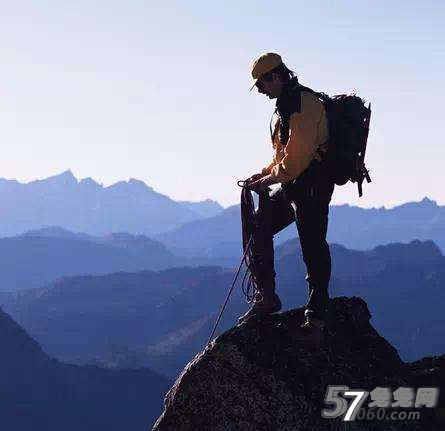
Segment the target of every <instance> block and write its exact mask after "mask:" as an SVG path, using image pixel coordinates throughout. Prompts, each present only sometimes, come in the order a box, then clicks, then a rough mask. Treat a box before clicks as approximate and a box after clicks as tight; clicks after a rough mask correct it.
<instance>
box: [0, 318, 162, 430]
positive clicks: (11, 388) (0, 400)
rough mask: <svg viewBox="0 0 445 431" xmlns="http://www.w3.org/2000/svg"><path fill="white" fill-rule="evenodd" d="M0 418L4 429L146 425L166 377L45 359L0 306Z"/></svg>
mask: <svg viewBox="0 0 445 431" xmlns="http://www.w3.org/2000/svg"><path fill="white" fill-rule="evenodd" d="M0 345H1V346H2V353H1V355H0V388H1V389H0V419H1V426H2V429H4V430H8V431H28V430H33V431H59V430H61V429H63V430H66V431H77V430H96V431H112V430H114V431H121V430H123V429H131V430H135V431H136V430H140V431H142V430H147V429H148V427H149V426H150V424H151V423H153V421H154V420H155V418H156V417H157V416H158V415H159V413H160V411H161V408H162V397H163V395H164V394H165V392H166V390H167V389H168V388H169V386H170V385H171V382H170V381H169V380H168V379H167V378H165V377H163V376H161V375H159V374H157V373H155V372H153V371H151V370H149V369H138V370H123V369H121V370H107V369H101V368H98V367H95V366H83V367H81V366H76V365H68V364H64V363H61V362H59V361H57V360H55V359H51V358H50V357H49V356H48V355H47V354H46V353H45V352H44V351H43V350H42V349H41V347H40V345H39V344H38V343H36V342H35V341H34V340H33V339H32V338H31V337H30V336H29V335H28V334H27V333H26V332H25V331H24V330H23V329H22V328H21V327H20V326H19V325H18V324H17V323H16V322H15V321H14V320H12V319H11V317H10V316H8V315H7V314H6V313H4V312H3V311H2V310H0Z"/></svg>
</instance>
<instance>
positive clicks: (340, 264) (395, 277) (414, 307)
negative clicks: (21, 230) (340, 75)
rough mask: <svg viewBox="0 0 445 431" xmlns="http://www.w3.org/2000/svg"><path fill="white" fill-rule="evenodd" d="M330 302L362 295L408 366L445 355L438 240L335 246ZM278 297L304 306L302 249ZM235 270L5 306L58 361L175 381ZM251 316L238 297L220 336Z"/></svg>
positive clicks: (201, 270) (33, 295) (291, 246)
mask: <svg viewBox="0 0 445 431" xmlns="http://www.w3.org/2000/svg"><path fill="white" fill-rule="evenodd" d="M331 252H332V261H333V273H332V279H331V285H330V293H331V296H332V297H336V296H339V295H346V296H353V295H359V296H361V297H362V298H364V299H365V300H366V301H367V303H368V304H369V307H370V309H371V313H372V314H373V324H374V325H375V326H376V327H377V328H378V330H380V331H382V332H384V333H385V334H386V336H387V337H388V339H389V340H390V341H391V342H392V343H393V344H394V345H395V346H396V347H397V349H398V350H399V351H400V353H401V355H402V357H403V358H404V359H407V360H413V359H417V358H418V357H420V356H425V355H433V354H439V353H441V352H444V351H445V343H444V339H443V327H444V325H445V320H444V315H443V311H442V310H443V309H444V307H445V293H444V291H443V288H442V287H443V285H444V284H445V257H444V256H443V254H442V253H441V251H440V249H439V248H438V247H437V246H436V245H435V244H434V243H433V242H432V241H418V240H416V241H413V242H411V243H409V244H402V243H398V244H390V245H385V246H378V247H376V248H374V249H372V250H369V251H360V250H350V249H347V248H345V247H344V246H341V245H337V244H332V245H331ZM276 270H277V286H278V287H277V292H278V293H279V295H280V297H281V299H282V301H283V304H284V307H285V309H286V308H292V307H296V306H301V305H302V304H304V303H305V302H306V295H307V287H306V283H305V281H304V276H305V273H306V270H305V266H304V263H303V259H302V255H301V249H300V248H299V243H298V241H297V240H291V241H288V242H286V243H284V244H282V245H280V246H279V247H277V251H276ZM233 275H234V270H233V269H225V268H221V267H216V266H208V267H197V268H191V267H177V268H170V269H166V270H162V271H158V272H153V271H143V272H136V273H118V274H108V275H104V276H82V277H70V278H65V279H62V280H59V281H58V282H56V283H53V284H50V285H48V286H47V287H45V288H40V289H31V290H26V291H22V292H20V293H19V294H14V295H13V294H4V295H2V296H1V297H0V299H1V301H2V303H3V307H4V309H5V310H6V311H8V312H9V313H10V314H11V315H12V316H14V318H15V319H16V320H17V321H18V322H19V323H20V324H21V325H22V326H23V327H24V328H26V330H27V331H29V333H30V334H31V335H32V336H33V337H34V338H35V339H36V340H37V341H38V342H39V343H41V344H42V345H43V347H44V349H45V350H46V351H47V352H48V353H49V354H51V355H52V356H55V357H58V358H59V359H62V360H64V361H74V362H76V363H89V362H94V363H96V364H102V365H107V366H118V367H119V366H122V365H125V366H129V365H130V364H133V365H132V366H142V365H143V366H149V367H150V368H152V369H154V370H156V371H158V372H161V373H163V374H166V375H171V376H174V375H175V374H176V373H177V372H179V370H181V369H182V367H183V366H184V364H185V363H186V362H187V361H188V360H189V359H190V358H191V357H193V355H194V354H195V353H196V352H197V351H199V349H200V348H202V346H203V344H204V343H205V342H206V340H207V337H208V336H209V333H210V330H211V327H212V325H213V322H214V320H215V318H216V315H217V313H218V311H219V309H220V306H221V304H222V302H223V301H224V298H225V295H226V292H227V289H228V287H229V286H230V284H231V282H232V278H233ZM245 309H246V303H245V299H244V296H243V294H242V293H241V289H240V288H239V286H238V288H237V289H235V291H234V293H233V295H232V298H231V300H230V302H229V306H228V308H227V310H226V312H225V314H224V316H223V319H222V321H221V325H220V330H221V331H222V330H224V329H228V328H230V327H231V326H233V323H234V322H235V321H236V319H237V317H238V316H239V315H240V314H242V313H243V312H244V311H245Z"/></svg>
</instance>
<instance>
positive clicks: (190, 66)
mask: <svg viewBox="0 0 445 431" xmlns="http://www.w3.org/2000/svg"><path fill="white" fill-rule="evenodd" d="M0 5H1V9H0V12H1V13H0V55H1V67H0V141H1V145H2V155H1V157H0V177H6V178H16V179H18V180H19V181H30V180H33V179H36V178H44V177H47V176H50V175H55V174H57V173H60V172H62V171H64V170H66V169H71V170H72V171H73V173H74V174H75V175H76V176H77V177H78V178H84V177H92V178H94V179H95V180H97V181H98V182H101V183H103V184H104V185H109V184H111V183H113V182H116V181H120V180H127V179H129V178H130V177H133V178H138V179H141V180H143V181H145V182H146V183H147V184H148V185H150V186H152V187H153V188H154V189H155V190H157V191H159V192H161V193H164V194H167V195H169V196H171V197H172V198H174V199H178V200H179V199H181V200H184V199H187V200H200V199H205V198H213V199H217V200H218V201H219V202H220V203H221V204H223V205H224V206H227V205H231V204H234V203H237V202H238V201H239V188H238V187H237V186H236V180H237V179H242V178H246V177H248V176H250V175H251V174H253V173H255V172H257V171H258V170H259V169H261V168H262V167H263V166H265V165H267V164H268V163H269V161H270V159H271V156H272V149H271V146H270V143H269V142H268V123H269V118H270V113H271V111H272V110H273V104H274V102H273V101H270V100H269V99H267V98H265V97H264V96H262V95H260V94H257V93H256V92H254V91H253V92H251V93H249V91H248V89H249V83H250V75H249V69H250V63H251V62H252V60H253V59H254V58H255V57H257V56H258V55H259V54H261V53H263V52H266V51H276V52H279V53H280V54H281V55H282V57H283V59H284V61H285V62H286V64H287V65H288V66H289V67H290V68H292V69H293V70H295V72H296V73H297V74H298V76H299V78H300V81H301V82H302V83H304V84H306V85H309V86H311V87H312V88H314V89H316V90H323V91H325V92H327V93H329V94H336V93H341V92H348V91H353V90H355V91H357V92H358V93H359V94H360V95H361V96H363V97H364V98H365V99H367V100H370V101H371V102H372V105H373V119H372V125H371V126H372V130H371V134H370V139H369V144H368V145H369V146H368V157H367V165H368V167H369V169H370V171H371V176H372V179H373V183H371V184H370V185H367V184H365V195H364V196H363V197H362V198H360V199H359V198H358V197H357V191H356V186H355V185H352V184H351V185H348V186H344V187H342V188H337V189H336V191H335V193H334V198H333V203H337V204H339V203H350V204H351V205H360V206H364V207H371V206H375V207H380V206H386V207H392V206H394V205H397V204H400V203H402V202H405V201H408V200H420V199H422V198H423V197H424V196H428V197H430V198H432V199H435V200H437V201H438V202H439V203H440V204H445V189H444V183H445V181H444V178H445V175H444V171H445V167H444V161H445V157H444V156H445V149H444V145H445V142H444V138H443V135H444V132H443V127H444V123H445V120H444V117H443V114H444V107H443V101H444V99H445V91H444V86H443V83H442V80H443V77H444V76H445V48H444V47H445V30H444V27H443V23H444V22H445V3H444V2H442V1H439V0H437V1H425V0H424V1H409V0H408V1H406V0H405V1H399V0H391V1H389V2H388V1H379V0H374V1H365V0H360V1H352V0H351V1H346V0H336V1H327V0H312V1H311V2H307V1H300V0H291V1H277V2H272V1H267V2H266V1H243V2H241V1H224V2H208V1H171V0H166V1H165V0H163V1H156V2H151V1H142V0H126V1H122V0H119V1H115V0H107V1H105V0H104V1H99V0H88V1H87V0H78V1H76V2H73V1H68V0H53V1H48V0H39V1H36V0H34V1H31V0H29V1H23V0H15V1H14V2H12V1H4V0H0Z"/></svg>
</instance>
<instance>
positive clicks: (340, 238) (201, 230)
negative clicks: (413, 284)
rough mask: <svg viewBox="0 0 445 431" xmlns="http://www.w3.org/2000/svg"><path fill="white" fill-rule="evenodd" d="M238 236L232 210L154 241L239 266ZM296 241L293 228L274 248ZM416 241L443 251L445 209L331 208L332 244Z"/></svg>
mask: <svg viewBox="0 0 445 431" xmlns="http://www.w3.org/2000/svg"><path fill="white" fill-rule="evenodd" d="M240 236H241V219H240V206H239V205H233V206H231V207H229V208H226V209H225V210H224V211H222V212H221V213H219V214H217V215H215V216H214V217H209V218H207V219H205V220H194V221H191V222H187V223H185V224H183V225H182V226H180V227H178V228H176V229H173V230H171V231H169V232H164V233H162V234H159V235H156V236H155V237H154V238H155V239H157V240H159V241H160V242H162V243H163V244H164V245H166V246H167V247H168V248H169V249H170V250H171V251H172V252H174V253H175V254H177V255H184V256H189V257H190V256H194V257H196V258H199V259H203V260H205V261H206V262H207V263H208V264H226V265H235V264H236V263H237V262H238V261H239V256H240V255H241V240H240ZM296 237H297V229H296V225H295V224H294V223H293V224H292V225H290V226H289V227H287V228H286V229H284V230H283V231H282V232H280V233H279V234H278V235H276V244H281V243H283V242H284V241H286V240H288V239H291V238H296ZM415 239H420V240H433V241H434V242H435V243H436V244H437V245H438V246H439V247H440V248H441V250H442V251H445V206H440V205H437V203H436V202H434V201H432V200H430V199H428V198H424V199H423V200H422V201H420V202H408V203H405V204H403V205H399V206H395V207H394V208H390V209H386V208H384V207H382V208H370V209H367V208H360V207H354V206H350V205H347V204H346V205H331V206H330V216H329V228H328V241H329V242H330V243H336V244H341V245H344V246H345V247H348V248H351V249H355V250H368V249H372V248H374V247H377V246H379V245H385V244H390V243H393V242H404V243H407V242H410V241H412V240H415Z"/></svg>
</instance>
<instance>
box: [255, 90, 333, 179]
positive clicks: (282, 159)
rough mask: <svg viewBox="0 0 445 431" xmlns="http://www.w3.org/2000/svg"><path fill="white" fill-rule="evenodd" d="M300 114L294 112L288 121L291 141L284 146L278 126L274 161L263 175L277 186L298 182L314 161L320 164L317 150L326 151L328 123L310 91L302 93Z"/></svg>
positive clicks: (323, 111) (323, 110)
mask: <svg viewBox="0 0 445 431" xmlns="http://www.w3.org/2000/svg"><path fill="white" fill-rule="evenodd" d="M300 94H301V108H300V112H294V113H293V114H291V116H290V118H289V139H288V140H287V144H286V145H281V142H280V136H279V132H278V131H279V124H280V120H279V119H278V120H277V121H276V123H275V126H274V130H276V131H277V133H274V139H273V142H272V146H273V149H274V156H273V161H272V163H270V165H269V166H267V167H265V168H263V170H262V171H261V172H262V174H263V175H268V174H270V175H271V176H272V178H274V179H275V180H276V181H277V182H280V183H287V182H288V181H291V180H293V179H295V178H297V177H298V176H299V175H300V174H301V173H302V172H303V171H304V170H305V169H306V168H307V167H308V166H309V164H310V163H311V161H312V159H313V158H315V159H317V160H320V159H321V157H320V155H319V154H318V153H317V149H318V148H320V150H321V151H326V149H327V139H328V133H329V132H328V122H327V117H326V111H325V108H324V105H323V102H322V101H321V100H320V99H318V98H317V97H316V96H314V95H313V94H312V93H309V92H308V91H302V92H301V93H300Z"/></svg>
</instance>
